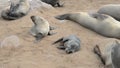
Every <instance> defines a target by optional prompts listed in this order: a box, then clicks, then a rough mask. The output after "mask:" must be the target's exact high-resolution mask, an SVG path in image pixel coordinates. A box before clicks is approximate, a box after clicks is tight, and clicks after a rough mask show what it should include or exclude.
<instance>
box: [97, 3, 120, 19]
mask: <svg viewBox="0 0 120 68" xmlns="http://www.w3.org/2000/svg"><path fill="white" fill-rule="evenodd" d="M98 13H101V14H107V15H110V16H112V17H114V18H115V19H116V20H119V21H120V4H108V5H104V6H102V7H101V8H100V9H99V10H98Z"/></svg>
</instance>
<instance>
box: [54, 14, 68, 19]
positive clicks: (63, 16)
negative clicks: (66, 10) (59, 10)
mask: <svg viewBox="0 0 120 68" xmlns="http://www.w3.org/2000/svg"><path fill="white" fill-rule="evenodd" d="M69 16H70V14H63V15H58V16H56V17H55V18H56V19H58V20H65V19H69Z"/></svg>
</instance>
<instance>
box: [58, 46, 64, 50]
mask: <svg viewBox="0 0 120 68" xmlns="http://www.w3.org/2000/svg"><path fill="white" fill-rule="evenodd" d="M57 48H58V49H62V50H65V46H62V45H61V46H58V47H57Z"/></svg>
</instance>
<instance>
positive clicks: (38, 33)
mask: <svg viewBox="0 0 120 68" xmlns="http://www.w3.org/2000/svg"><path fill="white" fill-rule="evenodd" d="M31 19H32V21H33V23H34V26H33V27H32V28H31V30H30V33H31V34H32V35H33V36H34V37H35V38H36V40H41V39H42V38H43V37H45V36H47V35H53V34H55V33H53V32H51V30H53V29H54V27H51V26H50V25H49V22H48V21H47V20H45V19H44V18H43V17H40V16H31Z"/></svg>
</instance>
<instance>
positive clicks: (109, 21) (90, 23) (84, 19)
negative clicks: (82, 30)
mask: <svg viewBox="0 0 120 68" xmlns="http://www.w3.org/2000/svg"><path fill="white" fill-rule="evenodd" d="M56 18H57V19H59V20H65V19H66V20H71V21H74V22H77V23H79V24H80V25H82V26H84V27H86V28H89V29H91V30H93V31H95V32H97V33H99V34H101V35H103V36H106V37H111V38H120V22H119V21H117V20H115V19H114V18H113V17H111V16H109V15H105V14H100V13H96V12H95V13H94V12H93V13H87V12H76V13H67V14H63V15H58V16H56Z"/></svg>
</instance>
